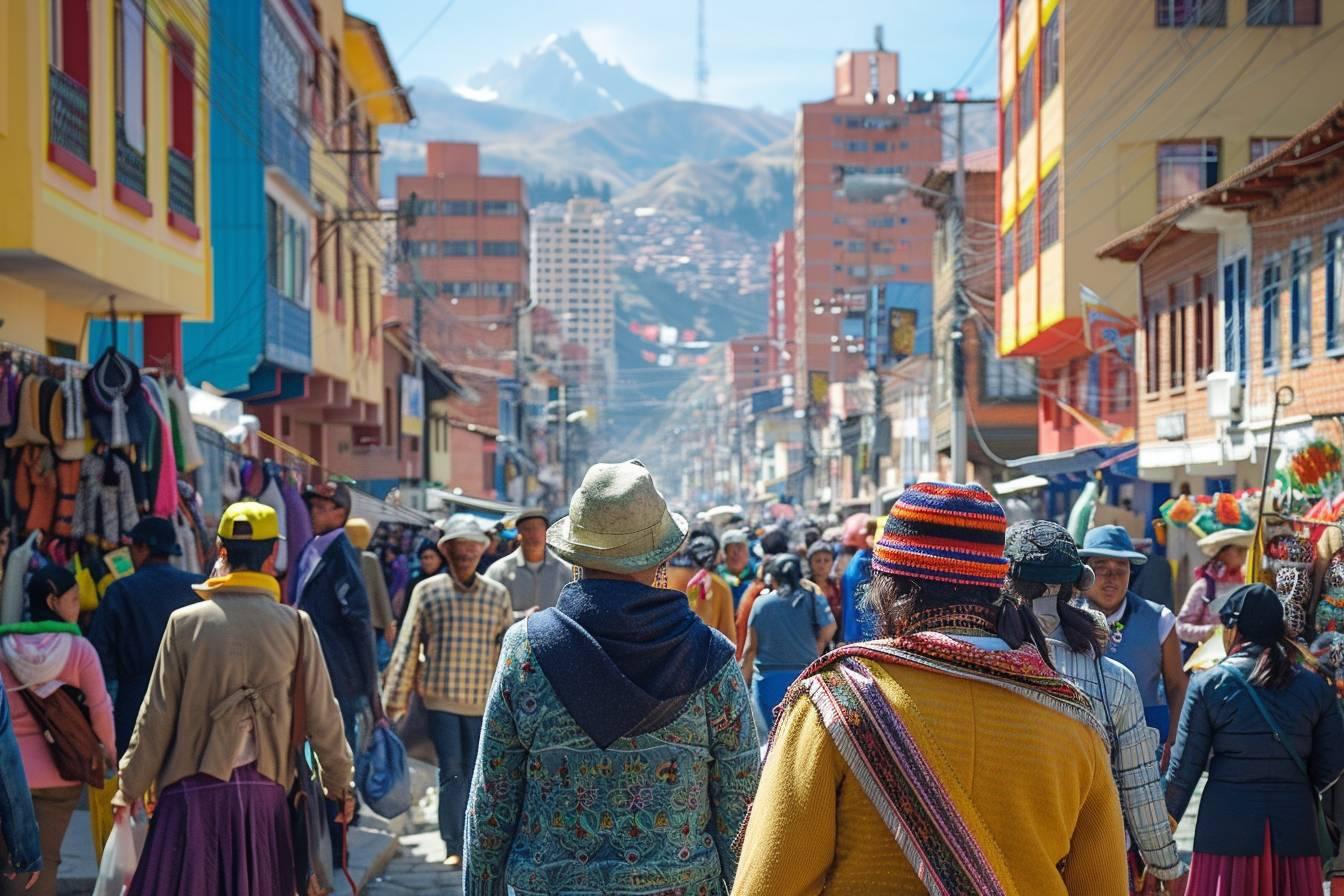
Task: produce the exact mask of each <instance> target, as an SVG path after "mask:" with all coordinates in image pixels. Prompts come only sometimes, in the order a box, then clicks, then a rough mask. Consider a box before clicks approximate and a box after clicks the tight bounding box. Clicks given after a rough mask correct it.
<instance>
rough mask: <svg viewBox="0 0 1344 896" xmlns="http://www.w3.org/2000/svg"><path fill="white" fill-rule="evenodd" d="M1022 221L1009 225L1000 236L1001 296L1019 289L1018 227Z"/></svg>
mask: <svg viewBox="0 0 1344 896" xmlns="http://www.w3.org/2000/svg"><path fill="white" fill-rule="evenodd" d="M1020 223H1021V219H1018V220H1016V221H1014V222H1013V223H1012V224H1010V225H1008V229H1007V230H1005V231H1004V232H1003V233H1001V234H1000V235H999V281H1000V283H999V294H1000V295H1002V294H1004V293H1006V292H1008V290H1010V289H1016V288H1017V226H1018V224H1020Z"/></svg>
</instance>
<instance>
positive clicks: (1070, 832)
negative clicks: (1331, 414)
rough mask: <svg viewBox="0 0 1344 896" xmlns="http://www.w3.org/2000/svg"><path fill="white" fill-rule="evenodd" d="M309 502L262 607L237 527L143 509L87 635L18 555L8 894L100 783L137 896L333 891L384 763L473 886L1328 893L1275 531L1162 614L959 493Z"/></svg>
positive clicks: (1128, 562) (1332, 742)
mask: <svg viewBox="0 0 1344 896" xmlns="http://www.w3.org/2000/svg"><path fill="white" fill-rule="evenodd" d="M302 499H303V507H304V510H305V511H306V521H307V522H308V523H310V524H311V537H308V538H306V539H305V541H304V543H303V544H302V545H301V546H299V545H295V546H293V549H294V550H295V552H296V553H295V555H294V556H295V557H296V560H295V561H294V562H292V563H290V564H288V568H287V570H286V573H285V575H284V576H283V582H284V584H283V585H282V584H281V579H280V578H277V569H276V565H277V560H278V558H279V557H280V555H281V552H282V550H285V547H284V545H285V541H284V538H283V534H284V533H283V532H282V527H281V523H280V519H279V517H278V514H277V511H276V509H275V508H274V507H272V506H270V505H269V504H266V503H261V502H259V501H252V500H244V501H239V502H236V503H233V504H232V505H230V506H229V507H228V508H227V509H226V510H225V511H224V513H223V514H222V517H221V519H220V522H219V525H218V529H217V532H216V536H217V538H216V541H215V545H214V553H215V554H216V556H217V559H216V560H215V561H214V563H213V569H212V571H211V574H210V575H209V576H203V575H198V574H194V573H191V572H188V571H185V570H183V569H181V568H179V565H180V564H178V563H175V560H176V559H177V558H179V557H180V556H181V553H182V551H181V545H180V544H179V543H178V535H177V533H176V532H175V530H174V527H173V526H172V524H171V523H170V522H169V521H168V520H166V519H162V518H158V517H154V516H146V517H144V518H142V519H141V520H140V521H139V522H138V523H137V524H136V525H135V527H134V528H133V529H132V531H131V532H130V541H131V544H132V547H131V550H130V554H131V559H132V561H133V565H134V567H135V572H134V573H133V574H131V575H129V576H127V577H124V578H121V579H118V580H117V581H116V582H114V583H113V584H112V585H111V587H109V588H108V590H107V593H106V594H105V595H104V596H103V598H102V600H101V602H100V603H99V604H98V606H97V609H96V611H95V612H93V613H92V615H91V617H90V616H89V614H87V613H84V612H81V601H80V597H81V595H80V587H81V586H80V583H79V581H78V580H77V578H76V576H75V575H74V574H72V573H71V572H70V571H69V570H67V569H66V568H64V567H62V566H58V565H55V564H48V565H46V566H42V567H41V568H39V569H37V570H35V571H31V572H29V571H28V570H27V569H26V568H25V567H26V566H27V564H28V560H27V558H24V559H23V562H22V563H15V562H12V561H14V560H15V559H16V557H15V556H14V555H11V556H10V558H9V560H10V561H11V562H6V563H0V567H3V568H4V569H5V571H6V578H5V580H4V582H3V588H4V593H5V600H6V605H7V606H8V605H9V602H10V601H11V598H12V597H13V596H14V595H17V598H16V599H17V601H18V606H20V607H21V608H22V613H21V618H19V619H17V620H15V621H7V622H6V623H5V624H4V626H3V628H0V676H2V677H3V681H4V685H5V690H6V696H7V698H8V699H7V700H6V701H0V710H3V715H0V771H2V772H3V774H2V775H0V781H3V785H2V786H0V832H2V833H3V844H2V845H3V853H2V854H0V857H2V858H3V867H4V869H5V870H6V871H7V875H6V877H4V878H0V893H3V894H5V896H9V894H16V893H20V892H24V891H28V892H35V893H55V892H56V883H57V875H58V868H59V863H60V844H61V842H62V840H63V838H64V836H65V834H66V830H67V828H68V826H69V825H70V821H71V818H72V815H73V813H74V810H75V808H76V805H77V804H78V803H79V802H80V800H81V797H82V796H83V795H84V793H85V790H86V788H87V794H88V801H89V805H90V810H91V811H90V818H91V823H92V826H93V828H94V829H93V831H92V832H91V834H92V836H93V837H94V840H95V844H96V845H97V847H98V849H99V850H102V849H103V846H104V844H105V843H106V844H107V851H106V852H105V853H104V854H103V859H104V861H103V870H102V871H100V885H101V884H102V883H103V882H104V880H105V876H106V874H107V873H108V872H107V868H108V865H109V864H112V865H115V864H117V861H119V860H114V859H109V856H108V854H109V853H111V852H112V851H113V850H114V847H113V846H112V841H111V840H109V838H113V839H115V838H119V837H122V836H123V835H124V836H133V837H135V838H137V845H136V846H135V847H134V848H133V849H132V850H131V853H132V855H133V857H134V860H133V861H131V862H130V863H129V864H125V863H123V865H122V866H121V867H120V873H122V874H124V876H125V879H124V881H122V882H121V883H122V884H124V886H125V890H124V892H126V893H128V894H132V896H140V894H152V896H167V894H188V893H190V894H218V896H225V894H236V893H247V894H253V896H256V894H262V896H269V894H276V896H280V894H294V893H310V892H331V891H332V890H333V888H335V887H336V886H337V883H338V882H341V885H342V886H343V885H344V884H343V882H342V875H341V871H342V869H343V868H344V867H345V866H346V864H347V859H348V857H347V856H346V854H345V850H346V846H345V844H346V836H345V835H346V829H347V826H348V825H349V824H351V823H352V822H354V821H355V820H356V819H357V818H358V816H359V814H360V813H361V812H369V811H377V812H378V813H380V814H384V813H385V814H388V815H391V814H396V813H397V812H402V811H405V810H406V808H407V806H408V805H409V800H408V799H401V798H398V797H397V796H396V794H397V792H398V789H399V788H400V789H402V790H404V788H405V786H406V785H405V784H404V779H405V777H406V754H407V753H410V754H411V755H412V756H419V757H423V758H425V759H427V760H429V761H432V762H433V763H434V764H436V765H437V767H438V826H439V834H440V836H441V837H442V839H443V842H444V846H445V851H446V855H447V859H446V864H448V865H449V866H451V867H454V868H460V870H461V873H462V879H463V887H464V892H465V893H468V894H499V896H505V894H509V893H516V894H520V896H539V894H551V893H556V894H558V893H576V892H583V893H612V894H635V893H652V892H658V893H696V894H711V893H718V894H723V893H733V894H761V896H767V894H768V896H779V894H786V896H787V894H800V896H801V894H816V893H892V894H902V893H916V892H924V891H927V892H930V893H958V894H961V893H966V894H969V893H977V894H980V893H983V894H1005V896H1007V894H1052V893H1055V894H1064V893H1073V894H1081V893H1086V894H1101V896H1109V894H1114V896H1120V894H1125V893H1159V892H1165V893H1175V894H1180V893H1190V894H1201V896H1204V894H1207V896H1214V894H1220V896H1221V894H1247V896H1268V894H1278V896H1306V894H1313V896H1315V894H1319V893H1321V892H1322V885H1323V882H1324V881H1325V880H1326V875H1327V874H1328V872H1329V871H1330V869H1331V867H1332V865H1333V864H1335V862H1334V860H1335V858H1336V854H1337V853H1338V848H1339V847H1338V837H1337V828H1336V826H1335V821H1334V819H1335V818H1336V817H1337V816H1336V810H1335V795H1334V788H1333V786H1332V785H1333V784H1334V783H1335V781H1336V779H1337V778H1338V777H1339V776H1340V774H1341V772H1344V715H1342V714H1341V712H1340V709H1339V705H1338V700H1339V697H1338V694H1339V691H1338V689H1337V687H1336V685H1335V669H1336V667H1337V666H1338V665H1339V661H1340V657H1341V654H1344V638H1342V637H1340V636H1337V635H1335V628H1336V621H1337V620H1335V619H1334V616H1333V615H1332V614H1334V608H1335V604H1334V603H1333V602H1332V600H1331V598H1330V591H1329V589H1327V591H1326V598H1325V599H1323V600H1321V601H1317V602H1315V603H1316V605H1315V606H1310V605H1308V606H1303V605H1302V604H1301V603H1299V599H1300V598H1301V597H1302V596H1303V594H1302V593H1295V592H1294V590H1293V589H1294V588H1295V584H1296V583H1297V582H1298V581H1299V579H1300V576H1298V577H1294V576H1291V575H1290V576H1285V575H1284V574H1283V573H1284V572H1285V571H1296V572H1297V573H1302V572H1303V570H1304V568H1305V567H1303V566H1302V565H1300V564H1295V562H1294V560H1293V557H1294V556H1296V555H1295V554H1294V553H1293V550H1292V549H1290V548H1285V547H1284V544H1285V543H1284V542H1283V541H1282V540H1281V539H1283V538H1293V537H1299V536H1296V535H1291V534H1285V532H1283V531H1279V532H1278V534H1272V533H1273V532H1274V531H1276V530H1271V529H1268V528H1267V527H1266V526H1264V525H1261V526H1256V527H1253V528H1248V527H1246V526H1244V525H1241V524H1240V523H1241V520H1240V519H1239V520H1238V524H1236V525H1231V524H1229V525H1226V526H1222V527H1217V528H1215V527H1209V528H1211V529H1213V531H1210V532H1209V533H1208V534H1205V535H1203V536H1202V537H1201V538H1200V540H1199V547H1200V549H1201V550H1202V552H1203V553H1204V555H1205V557H1206V563H1205V564H1204V565H1203V566H1202V567H1200V568H1199V570H1198V571H1197V575H1196V582H1195V584H1194V586H1193V587H1192V588H1191V589H1190V592H1189V594H1188V595H1186V598H1185V600H1184V601H1183V602H1182V603H1181V605H1180V606H1179V607H1176V608H1175V610H1176V612H1173V608H1172V607H1169V606H1166V605H1164V604H1163V603H1161V602H1158V601H1154V600H1150V599H1147V598H1146V597H1145V592H1148V593H1152V594H1155V595H1160V594H1161V593H1162V592H1163V588H1165V590H1166V592H1168V593H1169V592H1170V581H1169V575H1170V571H1169V568H1164V567H1166V564H1165V561H1163V560H1162V559H1160V558H1152V557H1150V555H1149V553H1147V551H1146V550H1141V549H1140V548H1145V549H1147V550H1150V549H1151V545H1149V544H1147V543H1145V542H1143V541H1140V543H1139V547H1138V548H1136V546H1135V540H1134V539H1133V538H1132V537H1131V534H1130V533H1129V532H1128V531H1126V529H1125V528H1123V527H1122V526H1119V525H1097V526H1094V527H1092V528H1083V529H1082V530H1081V531H1078V532H1071V531H1070V530H1069V529H1066V528H1065V527H1064V526H1061V525H1059V524H1057V523H1054V522H1050V521H1044V520H1031V519H1024V520H1020V521H1018V522H1015V523H1013V524H1012V525H1009V523H1008V519H1007V516H1006V514H1005V511H1004V509H1003V508H1002V507H1001V506H1000V505H999V503H998V502H997V501H995V499H994V498H993V497H992V496H991V495H990V494H989V493H988V492H986V491H985V490H984V489H982V488H981V487H979V486H977V485H960V484H953V483H940V482H927V483H920V484H917V485H913V486H910V487H909V488H907V489H905V490H904V491H903V492H902V493H901V494H900V495H899V496H898V497H896V498H895V500H894V502H893V503H892V505H891V506H890V508H889V512H888V513H887V514H886V515H884V516H882V517H869V516H868V515H866V514H858V515H855V516H852V517H849V518H848V519H844V520H840V519H837V518H831V519H808V518H804V517H802V516H801V515H799V514H797V513H796V511H795V508H792V507H787V506H781V505H776V507H775V508H774V512H773V514H771V517H772V518H766V519H747V518H745V517H744V516H742V515H740V512H739V511H737V510H736V509H735V508H718V509H716V510H715V511H714V512H712V513H710V512H707V513H701V514H698V515H696V517H695V518H694V519H691V520H688V519H687V518H686V517H685V516H683V515H681V514H679V513H676V512H674V511H673V510H672V509H670V508H669V507H668V505H667V503H666V501H665V500H664V498H663V496H662V494H661V493H660V492H659V490H658V488H657V487H656V485H655V483H654V481H653V478H652V476H651V474H650V473H649V471H648V470H647V469H646V468H645V467H644V466H643V465H642V464H640V463H639V462H638V461H629V462H625V463H618V464H597V465H594V466H593V467H591V468H590V469H589V470H588V472H587V475H586V476H585V477H584V479H583V482H582V484H581V485H580V487H579V488H578V490H577V491H576V492H575V493H574V496H573V499H572V502H571V504H570V506H569V508H568V511H569V512H568V514H567V515H564V516H561V517H559V518H557V519H554V520H552V519H550V518H548V515H547V514H546V513H545V512H544V511H543V510H541V509H525V510H522V511H520V512H518V513H516V514H514V515H513V516H511V517H509V518H507V519H505V520H502V521H499V522H498V523H493V522H490V521H484V520H482V519H481V518H479V517H476V516H473V515H470V514H466V513H455V514H452V515H451V516H449V517H448V518H446V519H444V520H442V521H440V522H439V523H438V524H436V525H435V526H434V527H433V528H426V529H423V530H419V531H417V530H413V529H410V528H406V527H403V526H400V525H397V526H391V525H387V524H383V525H379V526H373V525H371V524H370V523H369V522H367V521H365V520H362V519H358V518H351V509H352V499H351V492H350V490H349V488H348V487H347V486H346V485H344V484H343V483H341V482H337V481H327V482H319V483H314V484H311V485H309V486H308V487H306V489H304V491H303V494H302ZM293 522H294V521H293V520H290V521H289V523H290V524H289V525H286V527H285V528H286V530H287V531H289V532H290V533H294V532H295V531H298V530H301V529H302V528H303V527H302V526H299V527H295V526H293V525H292V523H293ZM1267 538H1268V542H1267V543H1268V549H1266V539H1267ZM1271 561H1274V562H1271ZM1264 571H1268V572H1270V573H1274V575H1273V579H1274V585H1275V586H1277V587H1278V589H1279V590H1278V591H1276V590H1275V587H1271V585H1270V584H1267V583H1265V582H1263V581H1262V578H1263V574H1262V573H1263V572H1264ZM1164 578H1166V579H1168V580H1167V581H1165V583H1164ZM1313 638H1314V639H1315V643H1313V644H1312V646H1311V647H1308V646H1307V645H1308V643H1310V642H1311V639H1313ZM1187 668H1192V669H1197V670H1200V671H1197V672H1196V673H1195V674H1194V675H1193V677H1192V676H1190V675H1188V674H1187V671H1186V670H1187ZM1026 769H1031V770H1032V771H1031V772H1030V773H1027V774H1024V773H1023V772H1024V771H1025V770H1026ZM1206 772H1207V773H1208V779H1207V783H1206V784H1204V785H1203V791H1202V796H1201V799H1200V803H1199V807H1200V808H1199V816H1198V820H1197V823H1196V830H1195V842H1194V851H1193V856H1192V857H1190V859H1189V861H1188V862H1187V860H1186V859H1185V858H1184V857H1183V856H1182V854H1181V853H1180V851H1179V850H1178V849H1177V846H1176V843H1175V842H1174V840H1173V831H1174V830H1175V827H1176V824H1177V823H1178V822H1179V820H1180V819H1181V817H1182V816H1183V815H1184V814H1185V812H1186V809H1187V807H1188V806H1189V804H1190V802H1191V800H1192V797H1194V795H1195V793H1196V791H1197V789H1198V787H1199V786H1200V781H1201V778H1202V777H1203V776H1204V774H1205V773H1206ZM296 795H299V796H308V797H310V798H309V799H302V798H299V799H296V798H295V797H296ZM100 807H101V808H100ZM146 813H148V816H149V818H150V820H149V821H148V824H147V830H146V822H145V816H146ZM137 829H138V832H137ZM127 831H130V832H133V833H131V834H126V833H125V832H127ZM123 847H124V844H122V843H118V844H117V846H116V847H115V850H116V852H117V854H118V856H120V855H121V854H122V853H123V851H124V849H123ZM893 847H894V848H893ZM114 883H116V882H115V881H114ZM114 891H115V890H114Z"/></svg>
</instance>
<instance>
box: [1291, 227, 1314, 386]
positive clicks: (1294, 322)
mask: <svg viewBox="0 0 1344 896" xmlns="http://www.w3.org/2000/svg"><path fill="white" fill-rule="evenodd" d="M1292 277H1293V284H1292V295H1291V296H1290V298H1289V307H1288V335H1289V340H1290V343H1291V345H1290V348H1289V352H1290V353H1291V360H1292V363H1293V366H1297V365H1299V364H1305V363H1307V362H1308V361H1310V360H1311V241H1310V240H1307V241H1305V242H1301V243H1297V244H1295V245H1294V246H1293V249H1292Z"/></svg>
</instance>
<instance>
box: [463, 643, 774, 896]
mask: <svg viewBox="0 0 1344 896" xmlns="http://www.w3.org/2000/svg"><path fill="white" fill-rule="evenodd" d="M526 625H527V624H526V623H525V622H523V623H519V624H517V625H515V626H513V628H511V629H510V630H509V632H508V634H507V635H506V636H505V638H504V645H503V650H502V653H501V655H500V660H499V668H498V671H497V672H496V675H495V681H494V684H493V686H492V688H491V690H490V698H489V702H488V704H487V706H486V710H485V718H484V723H483V729H482V736H481V751H480V757H479V759H478V760H477V763H476V770H475V774H474V776H473V779H472V788H471V800H470V803H469V804H468V806H467V831H466V838H465V840H466V844H467V853H466V856H465V857H464V859H465V863H464V864H465V867H464V870H465V872H466V882H465V888H464V893H465V894H468V896H472V894H489V896H495V894H499V896H504V894H507V893H508V888H509V887H510V886H511V887H513V888H514V891H515V892H516V893H517V894H518V896H538V894H544V893H545V894H549V893H606V894H641V896H655V894H656V896H710V894H714V896H719V894H723V893H725V892H727V891H728V890H729V889H731V887H732V881H733V877H734V875H735V873H736V871H737V856H736V854H735V853H734V852H733V849H732V842H733V838H734V837H735V836H736V834H737V832H738V828H739V827H740V826H741V824H742V821H743V819H744V818H745V817H746V813H747V809H748V807H749V806H750V804H751V799H752V796H753V795H754V794H755V792H756V784H757V779H758V776H759V773H760V749H759V745H758V742H757V740H756V732H755V728H754V726H753V724H752V720H751V710H750V705H749V701H748V694H747V689H746V685H745V684H744V683H743V680H742V673H741V671H740V670H739V669H738V666H737V664H736V663H733V662H728V663H725V664H724V666H723V668H722V669H721V670H720V671H719V672H718V674H717V675H715V676H714V678H713V679H711V680H710V682H709V683H708V684H707V685H705V686H704V687H703V688H701V689H700V690H699V691H697V692H696V693H694V694H692V695H691V696H690V699H689V700H688V702H687V704H686V707H685V709H684V710H683V711H682V713H681V715H679V716H678V717H677V718H676V719H675V720H673V721H672V722H671V723H670V724H668V725H666V726H665V727H663V728H660V729H658V730H657V731H654V732H650V733H648V734H641V735H638V736H635V737H630V738H621V739H619V740H617V741H616V742H615V743H613V744H612V745H611V746H610V747H609V748H608V749H606V750H602V749H600V748H599V747H598V746H597V745H596V744H595V743H594V742H593V741H592V739H591V738H589V737H588V735H587V734H585V733H584V731H583V729H582V728H580V727H579V725H578V723H576V722H575V721H574V719H573V718H572V717H571V716H570V714H569V712H568V711H567V710H566V709H565V707H564V705H563V704H562V703H561V702H560V699H559V698H558V697H557V696H556V694H555V691H554V690H552V688H551V685H550V683H549V681H547V679H546V676H545V674H544V673H543V672H542V670H541V666H540V665H539V663H538V662H537V660H536V658H535V656H534V655H533V653H532V650H531V647H530V646H529V644H528V640H527V627H526Z"/></svg>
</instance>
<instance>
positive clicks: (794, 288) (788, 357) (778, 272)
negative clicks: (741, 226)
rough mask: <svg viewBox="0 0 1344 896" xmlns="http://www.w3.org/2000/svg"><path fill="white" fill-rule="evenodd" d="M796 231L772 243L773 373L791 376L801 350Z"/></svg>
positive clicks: (769, 317) (768, 330)
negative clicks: (796, 356) (798, 330)
mask: <svg viewBox="0 0 1344 896" xmlns="http://www.w3.org/2000/svg"><path fill="white" fill-rule="evenodd" d="M796 262H797V258H796V249H795V244H794V239H793V231H792V230H785V231H784V232H782V233H780V235H779V237H778V238H777V239H776V240H775V241H774V242H773V243H771V244H770V307H769V309H768V315H767V320H768V324H767V327H766V335H767V336H768V337H769V348H768V355H769V360H770V372H771V375H772V376H775V377H777V378H781V377H783V376H784V375H785V374H788V375H789V376H790V377H792V375H793V372H794V365H795V364H796V363H797V359H796V358H795V357H794V356H795V354H796V353H797V351H798V332H797V327H798V276H797V264H796Z"/></svg>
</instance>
